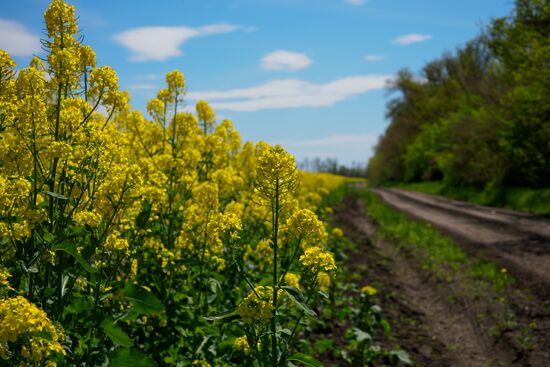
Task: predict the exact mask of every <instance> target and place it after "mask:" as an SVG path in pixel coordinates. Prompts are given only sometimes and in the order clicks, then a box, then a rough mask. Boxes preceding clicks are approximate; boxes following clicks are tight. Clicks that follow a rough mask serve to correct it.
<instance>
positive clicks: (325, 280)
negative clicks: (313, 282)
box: [317, 271, 332, 292]
mask: <svg viewBox="0 0 550 367" xmlns="http://www.w3.org/2000/svg"><path fill="white" fill-rule="evenodd" d="M331 281H332V279H331V277H330V275H329V274H328V273H325V272H324V271H320V272H319V273H318V274H317V283H318V284H319V288H320V289H321V290H322V291H325V292H326V291H328V289H329V287H330V283H331Z"/></svg>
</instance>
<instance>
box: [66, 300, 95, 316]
mask: <svg viewBox="0 0 550 367" xmlns="http://www.w3.org/2000/svg"><path fill="white" fill-rule="evenodd" d="M93 308H94V303H93V301H92V300H90V299H89V298H88V297H74V298H73V300H72V301H71V303H70V304H69V305H68V306H67V307H65V308H64V309H63V314H71V313H77V314H78V313H81V312H84V311H89V310H92V309H93Z"/></svg>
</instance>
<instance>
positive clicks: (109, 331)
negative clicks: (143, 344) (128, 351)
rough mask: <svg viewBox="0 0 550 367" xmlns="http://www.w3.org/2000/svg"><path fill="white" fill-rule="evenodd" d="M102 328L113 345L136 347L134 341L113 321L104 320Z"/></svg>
mask: <svg viewBox="0 0 550 367" xmlns="http://www.w3.org/2000/svg"><path fill="white" fill-rule="evenodd" d="M100 326H101V328H102V329H103V332H105V334H106V335H107V336H108V337H109V339H111V341H112V342H113V343H115V344H118V345H122V346H123V347H127V348H130V347H131V346H133V345H134V343H133V342H132V339H130V337H129V336H128V335H127V334H126V333H125V332H124V331H123V330H122V329H121V328H119V327H118V326H116V325H115V323H114V322H113V320H112V319H110V318H107V319H105V320H103V322H102V323H101V325H100Z"/></svg>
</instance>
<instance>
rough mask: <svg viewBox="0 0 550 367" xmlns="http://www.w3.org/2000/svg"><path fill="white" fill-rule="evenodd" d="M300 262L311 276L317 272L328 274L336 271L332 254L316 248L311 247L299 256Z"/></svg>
mask: <svg viewBox="0 0 550 367" xmlns="http://www.w3.org/2000/svg"><path fill="white" fill-rule="evenodd" d="M300 262H301V263H302V265H303V266H304V267H305V268H308V269H310V271H311V272H312V273H313V274H317V273H318V272H319V271H325V272H330V271H333V270H336V263H335V262H334V257H333V256H332V254H331V253H330V252H329V251H327V250H324V249H322V248H320V247H317V246H312V247H309V248H307V249H306V250H305V251H304V254H303V255H302V256H300Z"/></svg>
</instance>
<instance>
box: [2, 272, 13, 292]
mask: <svg viewBox="0 0 550 367" xmlns="http://www.w3.org/2000/svg"><path fill="white" fill-rule="evenodd" d="M10 278H11V274H10V273H9V272H8V271H5V270H2V269H0V295H1V294H2V291H4V290H7V291H12V290H13V288H12V287H11V286H10V282H9V279H10ZM2 288H3V289H2Z"/></svg>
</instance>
